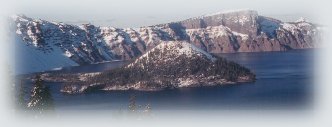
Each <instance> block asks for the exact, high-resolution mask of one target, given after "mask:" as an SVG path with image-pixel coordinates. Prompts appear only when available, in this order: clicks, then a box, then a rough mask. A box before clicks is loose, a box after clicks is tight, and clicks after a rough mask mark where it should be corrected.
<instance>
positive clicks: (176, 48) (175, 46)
mask: <svg viewBox="0 0 332 127" xmlns="http://www.w3.org/2000/svg"><path fill="white" fill-rule="evenodd" d="M179 57H188V58H194V57H202V58H207V59H208V60H211V61H214V60H216V58H215V57H213V56H212V55H211V54H209V53H207V52H205V51H203V50H202V49H200V48H197V47H196V46H194V45H192V44H190V43H187V42H179V41H167V42H161V43H160V44H159V45H157V46H156V47H154V48H153V49H151V50H149V51H148V52H146V53H145V54H144V55H142V56H140V57H139V58H137V59H136V60H135V61H134V62H133V63H131V64H129V65H128V66H127V68H130V67H132V66H135V65H137V64H140V65H141V66H140V67H142V68H146V67H145V66H144V65H146V64H151V63H155V65H154V66H155V67H158V66H159V65H160V66H164V65H163V64H172V63H173V62H176V61H174V59H178V58H179Z"/></svg>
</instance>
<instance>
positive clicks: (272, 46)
mask: <svg viewBox="0 0 332 127" xmlns="http://www.w3.org/2000/svg"><path fill="white" fill-rule="evenodd" d="M12 21H13V22H12V28H13V29H14V31H16V33H15V35H14V36H15V38H16V42H17V43H20V45H25V46H23V48H27V49H29V53H26V52H24V51H25V50H22V52H21V53H22V54H25V55H24V56H26V55H28V54H31V55H33V54H46V55H45V58H44V57H43V60H44V61H55V60H52V59H55V58H53V57H52V56H57V57H56V59H59V58H58V57H63V58H61V59H64V61H66V62H65V63H68V64H54V66H50V67H47V66H45V67H44V68H42V69H39V70H32V71H41V70H47V69H51V68H55V67H62V66H65V65H68V66H72V65H82V64H92V63H99V62H105V61H112V60H129V59H133V58H136V57H138V56H141V55H142V54H143V53H145V52H146V51H148V50H150V49H152V48H154V47H155V46H157V45H158V44H160V43H161V42H165V41H182V42H188V43H191V44H194V45H195V46H196V47H199V48H201V49H202V50H204V51H206V52H208V53H235V52H262V51H287V50H292V49H305V48H315V47H317V42H319V39H320V31H319V28H318V27H317V26H315V25H314V24H312V23H309V22H307V21H306V20H304V19H301V20H298V21H295V22H282V21H280V20H277V19H273V18H269V17H264V16H261V15H258V13H257V12H256V11H253V10H240V11H229V12H219V13H215V14H209V15H204V16H200V17H196V18H191V19H187V20H183V21H178V22H171V23H166V24H159V25H153V26H147V27H141V28H138V29H131V28H126V29H121V28H113V27H97V26H94V25H92V24H83V25H80V26H76V25H70V24H64V23H57V22H49V21H45V20H40V19H31V18H28V17H26V16H23V15H18V16H13V17H12ZM21 47H22V46H21ZM19 51H21V50H19ZM34 51H36V52H38V53H32V52H34ZM49 54H57V55H49ZM48 56H49V57H48ZM35 57H38V55H34V56H29V58H30V60H32V61H33V60H34V59H40V58H35ZM40 60H42V59H40ZM31 64H32V65H33V64H34V63H31ZM36 64H38V63H36ZM29 65H30V64H29ZM36 66H37V65H36ZM28 68H29V67H28Z"/></svg>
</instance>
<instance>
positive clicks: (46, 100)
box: [28, 75, 54, 111]
mask: <svg viewBox="0 0 332 127" xmlns="http://www.w3.org/2000/svg"><path fill="white" fill-rule="evenodd" d="M28 108H30V109H32V110H35V111H44V110H52V109H53V108H54V107H53V99H52V95H51V92H50V88H49V87H47V86H45V85H44V83H43V80H42V79H41V77H40V75H37V76H36V78H35V82H34V86H33V88H32V91H31V98H30V101H29V103H28Z"/></svg>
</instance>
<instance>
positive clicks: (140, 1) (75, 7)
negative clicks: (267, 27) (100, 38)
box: [11, 0, 315, 27]
mask: <svg viewBox="0 0 332 127" xmlns="http://www.w3.org/2000/svg"><path fill="white" fill-rule="evenodd" d="M11 6H12V7H13V10H14V12H13V13H22V14H25V15H26V16H28V17H33V18H41V19H46V20H51V21H63V22H67V23H74V24H75V23H76V24H80V23H85V22H91V23H93V24H96V25H102V26H115V27H139V26H145V25H153V24H158V23H165V22H170V21H178V20H182V19H186V18H190V17H195V16H200V15H203V14H208V13H214V12H218V11H223V10H234V9H253V10H257V11H258V12H259V14H261V15H266V16H272V17H276V18H279V19H281V20H295V19H297V18H299V17H301V16H303V17H305V18H307V19H309V20H315V18H313V16H314V15H315V13H314V12H315V10H314V9H313V8H314V6H315V3H313V2H312V1H311V0H309V1H308V0H19V1H14V2H12V3H11Z"/></svg>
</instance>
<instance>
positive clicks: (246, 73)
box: [47, 41, 255, 94]
mask: <svg viewBox="0 0 332 127" xmlns="http://www.w3.org/2000/svg"><path fill="white" fill-rule="evenodd" d="M83 75H84V74H83ZM47 76H48V79H52V75H47ZM54 77H57V76H54ZM66 77H72V76H66ZM73 79H77V78H73ZM252 81H255V75H254V74H253V73H252V72H251V71H250V70H249V69H247V68H245V67H243V66H241V65H239V64H236V63H234V62H229V61H227V60H225V59H223V58H218V57H214V56H212V55H211V54H209V53H207V52H205V51H203V50H202V49H200V48H198V47H196V46H194V45H193V44H190V43H188V42H179V41H169V42H162V43H160V44H159V45H157V46H156V47H154V48H152V49H151V50H149V51H148V52H146V53H145V54H143V55H142V56H140V57H138V58H137V59H136V60H135V61H133V62H132V63H130V64H129V65H127V66H124V67H122V68H119V69H115V70H110V71H107V72H101V73H98V74H97V75H93V76H90V77H88V78H86V79H85V80H84V82H81V81H77V82H74V83H71V84H67V85H65V87H64V88H63V89H62V92H66V93H70V94H73V93H82V92H88V91H89V90H91V89H94V90H129V89H134V90H143V91H154V90H162V89H166V88H179V87H197V86H212V85H224V84H233V83H236V82H252Z"/></svg>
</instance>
